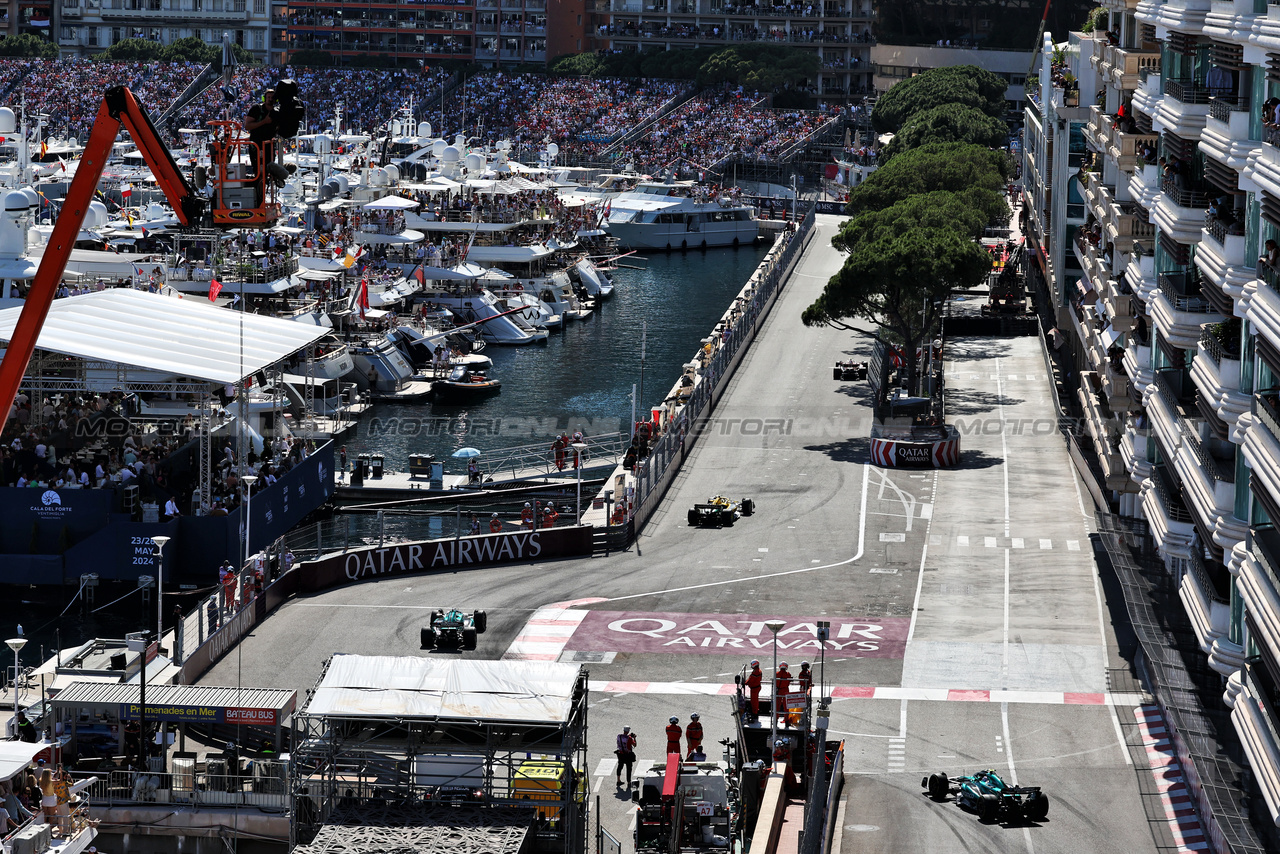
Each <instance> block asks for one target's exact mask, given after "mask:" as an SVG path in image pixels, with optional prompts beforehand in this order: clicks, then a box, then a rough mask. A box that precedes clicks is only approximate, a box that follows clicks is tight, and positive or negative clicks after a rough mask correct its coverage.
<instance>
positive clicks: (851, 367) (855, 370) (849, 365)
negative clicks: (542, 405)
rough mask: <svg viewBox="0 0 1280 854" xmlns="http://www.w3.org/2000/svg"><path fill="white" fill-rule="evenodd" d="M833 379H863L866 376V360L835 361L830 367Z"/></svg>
mask: <svg viewBox="0 0 1280 854" xmlns="http://www.w3.org/2000/svg"><path fill="white" fill-rule="evenodd" d="M831 378H832V379H833V380H865V379H866V378H867V363H866V362H836V365H835V367H834V368H832V369H831Z"/></svg>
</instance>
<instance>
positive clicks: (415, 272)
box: [413, 264, 427, 285]
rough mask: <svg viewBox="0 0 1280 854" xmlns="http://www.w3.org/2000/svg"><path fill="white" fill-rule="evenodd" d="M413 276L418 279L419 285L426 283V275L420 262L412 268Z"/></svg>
mask: <svg viewBox="0 0 1280 854" xmlns="http://www.w3.org/2000/svg"><path fill="white" fill-rule="evenodd" d="M413 277H414V278H415V279H417V280H418V284H420V285H425V284H426V283H427V277H426V275H425V274H424V273H423V272H422V265H421V264H419V265H418V266H417V267H414V268H413Z"/></svg>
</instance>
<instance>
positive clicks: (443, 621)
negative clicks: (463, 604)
mask: <svg viewBox="0 0 1280 854" xmlns="http://www.w3.org/2000/svg"><path fill="white" fill-rule="evenodd" d="M488 626H489V615H488V614H486V613H485V612H484V611H472V612H471V613H470V614H464V613H463V612H462V611H459V610H458V609H456V608H453V609H450V610H448V611H432V612H431V625H429V626H427V627H425V628H423V630H422V648H423V649H475V648H476V637H477V635H482V634H484V630H485V629H486V628H488Z"/></svg>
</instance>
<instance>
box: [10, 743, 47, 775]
mask: <svg viewBox="0 0 1280 854" xmlns="http://www.w3.org/2000/svg"><path fill="white" fill-rule="evenodd" d="M48 749H49V745H47V744H44V743H41V742H38V741H37V742H34V743H33V742H29V741H0V780H9V779H11V778H12V777H13V776H14V775H15V774H17V773H18V772H19V771H21V770H22V769H23V768H26V767H27V766H28V765H30V764H31V760H32V759H34V758H35V756H36V754H37V753H39V752H40V751H42V750H48Z"/></svg>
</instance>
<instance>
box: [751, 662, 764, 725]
mask: <svg viewBox="0 0 1280 854" xmlns="http://www.w3.org/2000/svg"><path fill="white" fill-rule="evenodd" d="M763 682H764V673H763V672H761V670H760V662H759V661H758V660H756V659H754V658H753V659H751V672H750V673H748V674H747V689H748V690H749V691H750V692H751V714H752V715H754V716H756V717H759V716H760V685H761V683H763Z"/></svg>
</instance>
